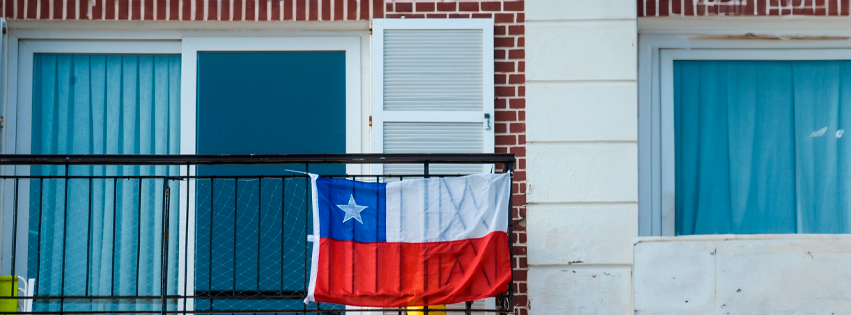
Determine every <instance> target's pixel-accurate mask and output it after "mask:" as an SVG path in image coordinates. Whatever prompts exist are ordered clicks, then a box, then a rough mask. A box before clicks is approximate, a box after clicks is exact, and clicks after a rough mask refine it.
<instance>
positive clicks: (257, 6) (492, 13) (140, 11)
mask: <svg viewBox="0 0 851 315" xmlns="http://www.w3.org/2000/svg"><path fill="white" fill-rule="evenodd" d="M640 1H641V0H639V2H640ZM0 9H2V12H0V14H2V16H3V17H6V18H7V19H42V20H117V21H126V20H137V21H138V20H145V21H351V20H370V19H373V18H385V17H386V18H403V17H404V18H437V19H444V18H464V19H467V18H493V19H494V24H495V25H494V46H495V47H494V57H495V58H494V63H495V64H494V69H495V73H494V82H495V85H496V86H495V91H496V98H495V110H496V112H495V117H494V127H495V133H496V148H495V149H496V152H497V153H514V154H515V155H516V157H517V165H516V166H515V176H514V180H515V183H514V187H513V189H514V192H515V193H514V196H513V198H514V199H513V200H514V208H513V211H512V216H513V218H514V222H515V224H514V235H512V237H513V241H514V244H515V245H514V254H515V257H516V258H515V260H514V261H513V264H514V268H515V269H514V279H515V287H514V291H515V295H514V303H515V305H516V306H517V308H516V313H517V314H519V315H526V314H527V312H528V307H527V306H528V297H527V282H526V280H527V271H528V265H527V263H526V229H525V226H526V224H525V218H526V123H525V121H526V84H525V82H526V75H525V72H526V62H525V60H526V54H525V48H524V47H525V14H524V1H523V0H491V1H452V0H444V1H413V0H398V1H397V0H0Z"/></svg>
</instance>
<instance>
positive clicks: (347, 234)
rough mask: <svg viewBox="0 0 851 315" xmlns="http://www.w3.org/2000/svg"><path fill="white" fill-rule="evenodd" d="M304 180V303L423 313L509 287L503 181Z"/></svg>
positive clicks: (481, 177)
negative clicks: (309, 231)
mask: <svg viewBox="0 0 851 315" xmlns="http://www.w3.org/2000/svg"><path fill="white" fill-rule="evenodd" d="M310 177H311V190H312V208H313V235H311V237H310V240H311V241H312V242H313V252H312V262H311V268H310V283H309V287H308V292H307V298H306V299H305V302H311V301H315V302H327V303H336V304H345V305H355V306H371V307H403V306H422V305H437V304H452V303H459V302H466V301H474V300H478V299H483V298H486V297H491V296H495V295H497V294H499V293H502V292H505V291H506V290H507V289H508V284H509V282H510V281H511V253H510V252H509V246H508V215H509V213H508V209H509V204H508V197H509V194H510V185H511V179H510V177H509V175H508V174H478V175H469V176H463V177H451V178H419V179H409V180H403V181H398V182H392V183H370V182H360V181H354V180H346V179H334V178H325V177H321V176H318V175H314V174H311V175H310Z"/></svg>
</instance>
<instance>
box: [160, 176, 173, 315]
mask: <svg viewBox="0 0 851 315" xmlns="http://www.w3.org/2000/svg"><path fill="white" fill-rule="evenodd" d="M170 199H171V189H170V188H169V187H168V178H167V177H163V203H162V204H163V207H162V230H163V231H162V233H163V234H162V244H160V246H161V247H160V255H161V257H160V259H161V263H160V296H161V297H162V306H161V309H160V314H162V315H166V312H167V311H168V301H167V299H166V296H167V295H168V237H169V235H168V230H169V217H170V214H171V203H170V202H169V200H170Z"/></svg>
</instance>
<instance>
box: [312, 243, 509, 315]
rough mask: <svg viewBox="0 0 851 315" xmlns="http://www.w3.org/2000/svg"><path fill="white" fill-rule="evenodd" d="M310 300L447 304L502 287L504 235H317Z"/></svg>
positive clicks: (505, 254)
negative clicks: (368, 238) (393, 238)
mask: <svg viewBox="0 0 851 315" xmlns="http://www.w3.org/2000/svg"><path fill="white" fill-rule="evenodd" d="M319 248H320V250H319V264H318V266H317V267H318V268H317V271H318V272H317V278H316V287H315V288H316V289H315V290H314V298H315V299H316V301H317V302H328V303H336V304H345V305H357V306H375V307H401V306H422V305H437V304H452V303H459V302H466V301H474V300H479V299H483V298H486V297H491V296H494V295H497V294H499V293H502V292H505V291H506V290H507V289H508V283H509V282H510V281H511V253H509V252H508V234H506V233H505V232H492V233H490V234H488V235H485V237H482V238H477V239H466V240H459V241H450V242H429V243H359V242H353V241H337V240H334V239H330V238H321V239H320V247H319Z"/></svg>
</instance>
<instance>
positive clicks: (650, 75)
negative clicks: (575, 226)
mask: <svg viewBox="0 0 851 315" xmlns="http://www.w3.org/2000/svg"><path fill="white" fill-rule="evenodd" d="M683 32H689V31H687V30H686V31H683ZM691 32H694V31H691ZM698 33H699V32H698ZM769 33H770V32H769ZM776 33H777V34H778V36H789V35H788V34H786V35H784V32H783V31H776ZM808 34H811V35H812V36H820V35H822V33H821V32H818V31H801V32H799V33H798V35H797V36H807V35H808ZM699 35H700V36H695V34H694V33H690V34H689V35H676V34H675V35H671V34H647V35H642V36H641V37H640V41H639V79H638V85H639V95H638V98H639V131H638V139H639V236H675V235H676V217H675V212H676V211H675V198H676V191H675V189H674V187H675V178H676V177H675V173H674V170H675V164H674V150H675V148H674V124H673V120H674V114H673V100H674V97H673V62H674V61H675V60H851V42H849V41H848V40H797V41H791V40H785V41H779V40H776V41H771V40H730V39H725V36H727V35H725V34H724V33H722V34H717V33H716V32H709V34H699ZM769 36H770V35H769Z"/></svg>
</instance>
